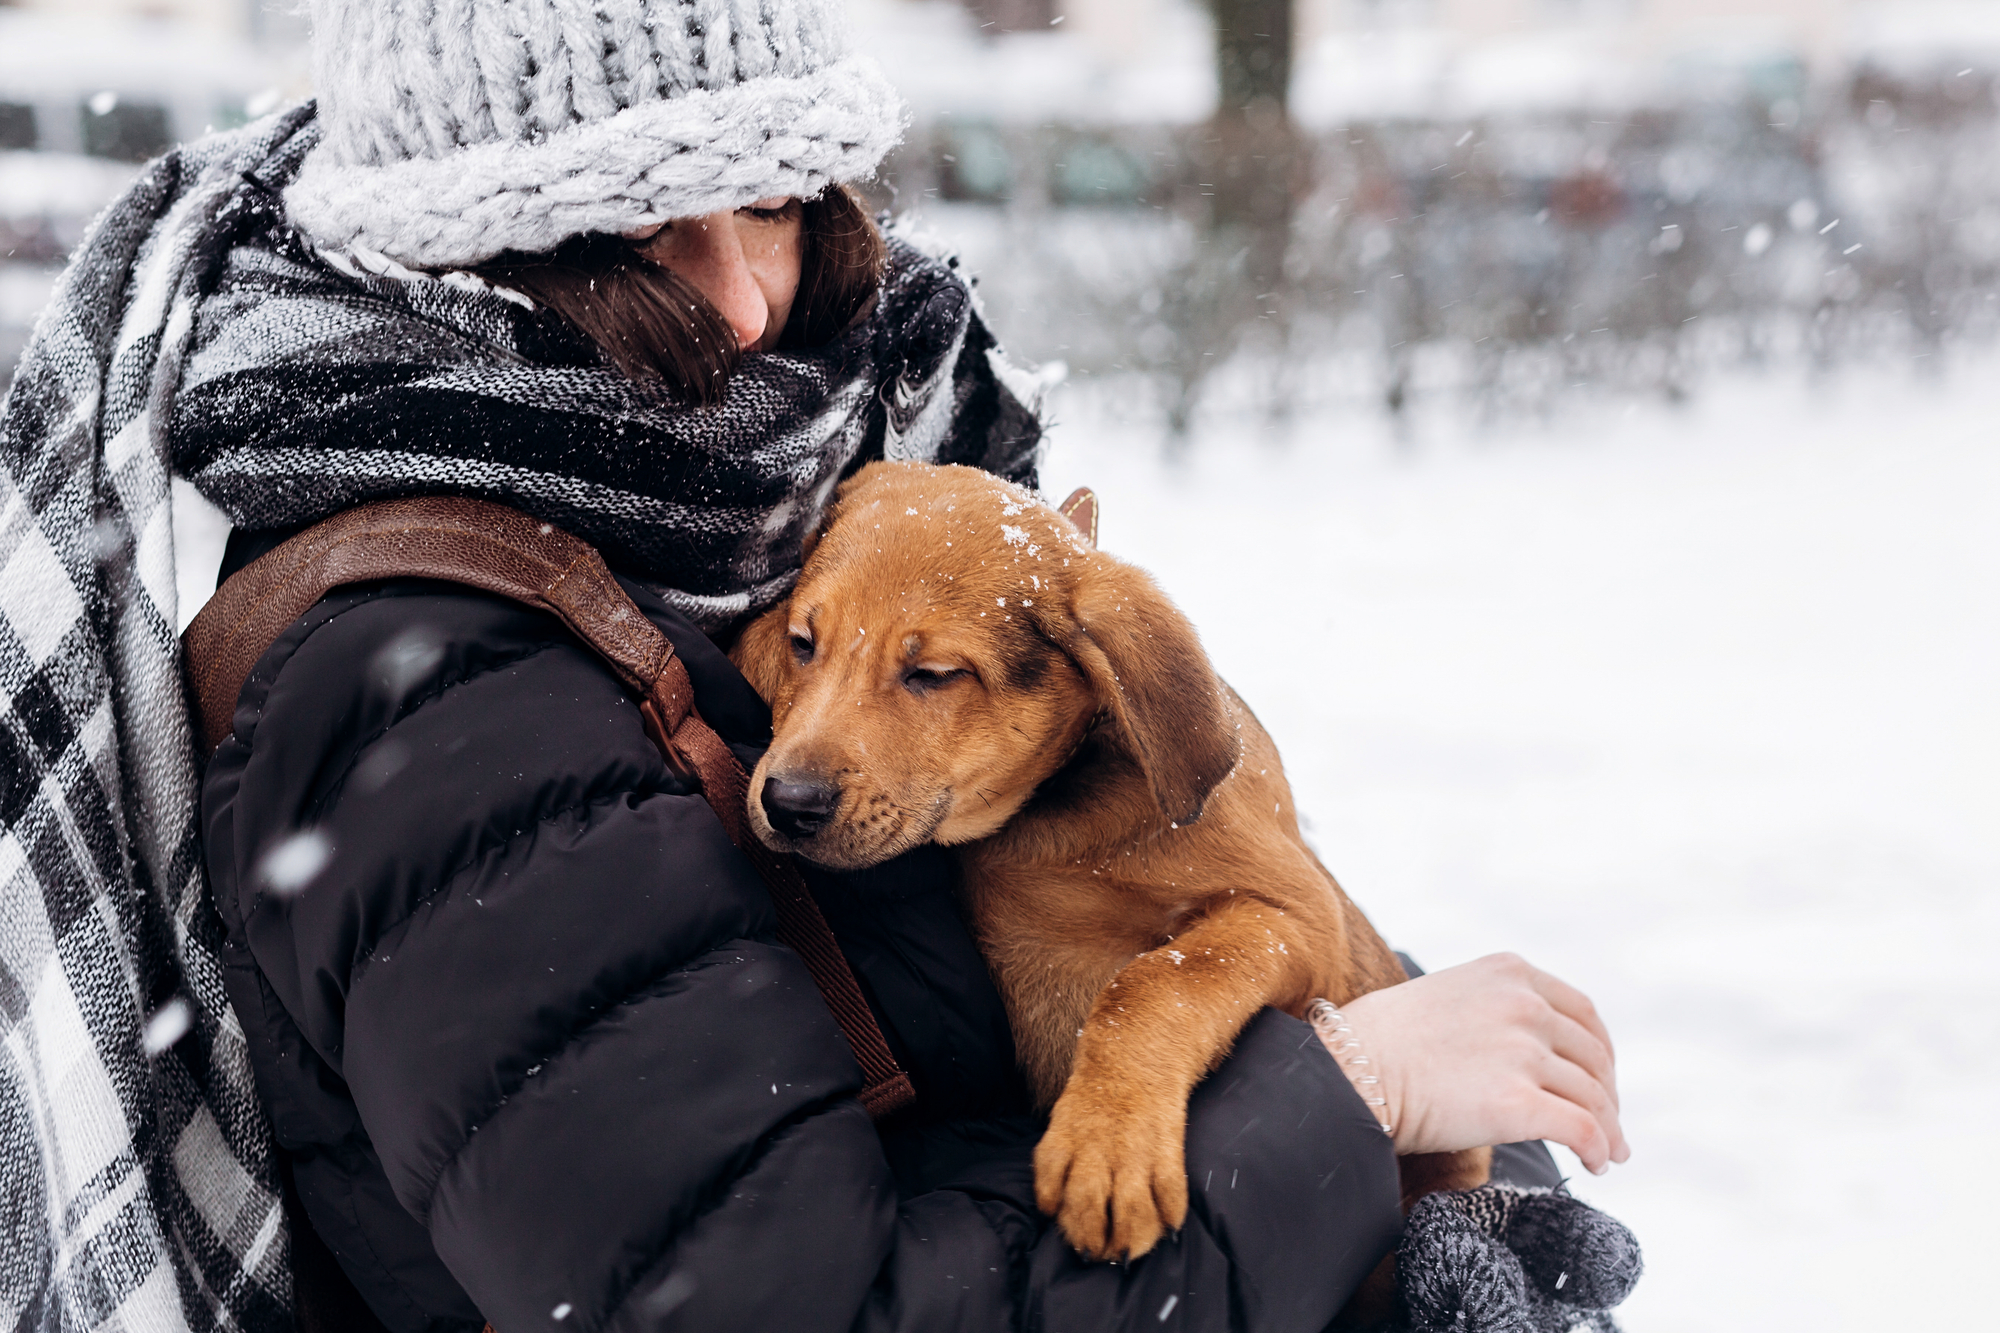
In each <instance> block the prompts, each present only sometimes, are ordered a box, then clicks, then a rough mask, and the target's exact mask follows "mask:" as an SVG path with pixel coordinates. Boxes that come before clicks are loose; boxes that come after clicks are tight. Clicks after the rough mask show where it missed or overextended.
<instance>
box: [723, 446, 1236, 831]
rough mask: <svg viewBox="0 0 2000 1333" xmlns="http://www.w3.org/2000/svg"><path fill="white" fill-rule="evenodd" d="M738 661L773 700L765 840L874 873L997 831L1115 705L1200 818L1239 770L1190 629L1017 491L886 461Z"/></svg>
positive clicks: (764, 767)
mask: <svg viewBox="0 0 2000 1333" xmlns="http://www.w3.org/2000/svg"><path fill="white" fill-rule="evenodd" d="M734 656H735V657H736V660H737V663H738V665H739V666H741V667H742V669H743V671H744V674H745V675H746V676H748V677H749V679H750V682H751V684H752V685H754V686H755V687H756V688H757V689H758V691H759V692H760V693H762V694H763V695H764V697H765V698H767V699H769V700H770V701H771V706H772V723H773V729H774V733H775V734H774V737H773V740H772V743H771V748H770V749H769V751H767V752H766V753H765V755H764V759H763V761H762V762H761V763H760V764H758V766H757V771H756V772H755V773H754V774H752V775H751V781H750V820H751V824H752V826H753V827H754V828H755V829H756V830H757V833H758V836H759V837H761V838H762V839H763V840H764V841H765V842H766V843H767V844H769V845H770V846H772V847H774V848H777V849H779V850H783V851H796V852H798V853H800V854H801V855H803V856H805V857H807V858H808V859H810V860H813V861H816V862H819V863H820V864H822V865H828V866H835V867H840V868H848V869H851V868H856V867H860V866H866V865H874V864H876V863H878V862H881V861H885V860H887V859H888V858H890V857H892V856H895V855H897V854H898V853H900V852H903V851H906V850H908V849H909V848H911V847H915V846H917V845H919V844H920V843H924V842H933V841H934V842H940V843H963V842H970V841H973V840H974V839H977V838H982V837H985V836H987V835H988V834H991V833H993V832H994V831H995V830H997V829H998V828H999V827H1000V826H1001V825H1002V824H1004V823H1006V822H1007V820H1008V819H1009V818H1011V817H1012V816H1013V815H1014V814H1015V813H1016V812H1017V811H1018V810H1019V809H1020V808H1021V806H1022V805H1023V803H1025V802H1026V801H1027V799H1028V797H1029V796H1031V795H1032V794H1033V793H1034V791H1035V789H1036V788H1037V787H1038V786H1040V785H1041V784H1042V783H1043V782H1044V781H1046V780H1047V779H1048V778H1049V776H1050V775H1051V774H1053V773H1054V772H1055V771H1056V769H1057V768H1059V767H1060V766H1061V765H1062V763H1063V762H1064V761H1065V760H1066V759H1067V758H1068V757H1069V756H1070V755H1071V754H1072V753H1073V752H1074V751H1075V748H1076V746H1077V744H1078V743H1079V742H1080V741H1081V740H1082V738H1083V737H1084V735H1085V734H1086V732H1087V731H1088V730H1089V728H1090V725H1091V723H1092V721H1093V720H1094V719H1095V718H1097V717H1098V716H1099V715H1100V714H1103V715H1105V717H1106V718H1107V720H1108V722H1109V724H1110V725H1112V726H1114V727H1116V728H1117V729H1118V730H1119V731H1120V733H1121V734H1122V736H1123V738H1124V740H1125V743H1126V745H1127V747H1128V748H1129V749H1130V750H1131V752H1132V754H1133V756H1134V758H1135V759H1136V761H1137V762H1138V764H1139V765H1140V767H1141V768H1143V769H1144V771H1145V773H1146V777H1147V781H1148V783H1149V784H1150V786H1151V789H1152V792H1153V795H1154V798H1155V800H1156V801H1157V803H1158V805H1159V808H1160V811H1161V813H1162V814H1163V815H1164V816H1165V817H1166V818H1168V819H1172V820H1176V821H1179V822H1182V823H1186V822H1188V821H1190V820H1192V819H1194V818H1196V817H1198V816H1199V815H1200V813H1201V808H1202V804H1203V802H1204V801H1205V800H1206V799H1207V796H1208V793H1209V792H1210V791H1211V790H1212V789H1213V788H1214V786H1215V784H1216V783H1218V782H1220V781H1221V780H1222V778H1223V777H1224V776H1225V775H1226V774H1227V773H1228V772H1229V770H1230V769H1231V768H1232V767H1233V766H1234V764H1235V762H1236V750H1237V738H1236V735H1235V732H1234V730H1233V728H1232V727H1231V725H1230V723H1229V721H1228V718H1227V716H1226V714H1225V712H1224V710H1223V705H1222V701H1221V693H1220V692H1221V684H1220V682H1219V681H1218V680H1217V679H1216V677H1215V674H1214V672H1213V670H1212V669H1211V668H1210V667H1209V665H1208V659H1207V658H1206V656H1204V655H1203V653H1202V651H1201V645H1200V643H1199V641H1198V640H1197V639H1196V637H1195V633H1194V629H1193V627H1192V626H1191V625H1189V624H1188V622H1187V620H1186V618H1185V617H1183V616H1182V615H1181V614H1180V612H1179V611H1177V610H1175V609H1174V607H1173V606H1172V604H1171V603H1169V602H1168V601H1167V599H1166V598H1165V597H1164V596H1162V595H1161V594H1160V591H1159V589H1158V588H1157V587H1155V586H1154V584H1153V581H1152V580H1151V579H1150V578H1148V577H1147V576H1146V575H1145V574H1144V573H1142V572H1141V571H1139V570H1137V569H1135V568H1133V567H1132V566H1130V565H1126V564H1123V563H1121V562H1119V561H1116V560H1112V559H1111V558H1109V557H1107V556H1105V555H1103V554H1102V553H1100V552H1097V551H1095V550H1093V549H1092V548H1091V547H1090V545H1089V544H1088V543H1087V542H1086V541H1085V540H1084V539H1083V537H1082V536H1081V534H1079V533H1078V531H1077V530H1076V528H1075V527H1073V526H1072V525H1071V524H1070V523H1069V521H1068V520H1067V519H1065V518H1063V517H1062V516H1061V515H1060V514H1058V513H1056V512H1055V510H1053V509H1051V508H1049V507H1048V506H1047V505H1044V504H1042V503H1040V502H1039V501H1037V500H1035V499H1034V497H1033V496H1032V495H1030V494H1029V493H1028V492H1027V491H1024V490H1022V489H1020V488H1019V487H1015V486H1010V485H1008V484H1007V483H1005V482H1002V481H999V480H997V479H996V478H994V477H993V476H992V475H990V474H988V473H985V472H981V471H978V470H977V469H974V468H966V467H939V466H933V465H928V464H918V463H876V464H873V465H871V466H869V467H867V468H865V469H863V470H862V471H861V472H860V473H858V474H857V475H856V476H855V477H854V478H853V479H852V480H850V481H849V482H847V483H846V484H845V485H844V486H842V487H841V489H840V492H839V494H838V495H837V496H836V498H835V502H834V505H833V508H832V509H831V510H830V511H829V513H828V516H827V521H826V523H825V524H823V525H822V527H821V529H820V532H819V534H818V535H817V537H816V539H815V540H814V541H813V542H811V543H810V544H809V549H808V552H807V558H806V564H805V569H804V571H803V572H802V573H801V574H800V576H799V582H798V586H797V587H796V588H795V589H794V590H793V593H792V597H791V600H790V602H789V603H788V604H786V605H782V606H780V607H777V608H775V609H774V610H773V611H771V612H769V613H767V614H766V615H765V616H763V617H761V618H760V619H759V620H757V621H756V622H755V623H753V624H752V625H751V626H750V628H749V629H747V630H746V631H745V632H744V635H743V637H742V639H741V640H740V641H739V643H738V645H737V647H736V649H735V651H734Z"/></svg>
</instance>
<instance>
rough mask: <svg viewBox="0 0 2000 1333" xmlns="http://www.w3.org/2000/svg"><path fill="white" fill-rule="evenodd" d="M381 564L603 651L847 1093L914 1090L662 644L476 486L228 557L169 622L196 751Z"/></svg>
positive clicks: (561, 539) (877, 1106)
mask: <svg viewBox="0 0 2000 1333" xmlns="http://www.w3.org/2000/svg"><path fill="white" fill-rule="evenodd" d="M386 578H429V579H442V580H445V581H447V582H451V583H463V584H468V585H470V586H472V587H475V588H482V589H484V590H485V591H487V592H491V593H497V594H499V595H500V596H502V597H509V598H512V599H513V600H515V601H517V602H522V603H525V604H526V605H528V606H533V607H536V608H539V609H540V610H544V611H547V612H550V613H551V614H553V615H554V616H556V618H557V619H559V620H561V621H562V622H563V624H564V625H566V626H568V627H569V629H570V630H571V632H573V633H574V634H575V635H576V636H577V637H578V638H579V639H581V640H583V642H584V643H585V644H586V645H588V646H589V647H590V648H591V649H593V650H594V651H595V652H596V653H597V654H598V655H599V656H600V657H602V658H603V659H604V660H605V662H606V663H608V664H609V665H610V667H611V669H612V670H613V671H615V672H617V673H618V676H619V679H621V680H622V681H624V682H625V684H626V685H627V686H629V687H631V689H633V690H634V691H635V692H636V693H637V694H638V695H639V697H640V700H641V701H642V702H641V703H640V712H641V715H642V716H643V717H644V718H645V722H646V731H647V734H648V735H649V736H651V737H652V739H653V742H654V744H656V745H658V746H659V747H660V752H661V753H662V754H663V755H665V756H666V758H667V762H668V763H669V764H670V765H671V766H673V768H674V769H675V770H676V771H677V772H679V773H681V774H684V775H687V776H691V777H692V778H694V779H695V780H696V781H697V782H699V783H700V785H701V791H702V795H703V796H705V797H706V798H707V799H708V803H709V806H710V807H711V808H712V809H713V810H714V811H715V813H716V817H717V818H719V819H720V820H721V821H722V827H723V828H724V829H725V830H726V831H727V832H728V834H729V838H730V841H731V842H734V843H735V844H736V846H737V847H738V848H740V849H741V850H742V851H743V853H744V855H746V856H748V857H749V858H750V861H751V864H753V865H755V866H756V867H757V872H758V874H759V875H761V876H762V877H763V879H764V883H765V884H766V885H767V886H768V887H769V888H770V891H771V900H772V903H773V905H774V906H775V907H776V908H777V914H778V938H779V939H780V940H781V941H783V942H784V943H785V945H786V946H788V947H789V948H790V949H792V951H793V952H795V953H797V954H798V955H799V956H800V957H801V958H803V959H804V960H805V964H806V968H807V970H808V971H810V972H811V973H812V979H813V981H814V983H815V984H816V985H818V987H819V991H820V994H821V995H822V996H824V997H825V999H826V1003H827V1007H828V1008H830V1009H832V1010H833V1016H834V1018H835V1020H837V1021H838V1022H839V1024H840V1030H841V1031H842V1032H843V1033H845V1034H846V1036H847V1044H848V1045H849V1046H851V1047H852V1048H853V1050H854V1057H855V1059H857V1060H859V1061H860V1062H861V1072H862V1074H863V1076H864V1079H865V1086H864V1087H863V1089H862V1092H861V1104H862V1105H863V1106H865V1107H867V1109H868V1113H869V1114H870V1115H871V1116H874V1117H877V1118H878V1119H879V1118H880V1117H882V1116H885V1115H888V1114H889V1113H890V1112H892V1111H895V1110H898V1109H900V1108H901V1107H904V1106H907V1105H909V1104H910V1103H911V1102H912V1101H914V1100H915V1099H916V1090H915V1089H914V1088H913V1087H912V1086H911V1084H910V1077H909V1075H908V1074H905V1073H904V1072H903V1071H902V1070H901V1069H899V1068H897V1066H896V1059H895V1056H893V1055H892V1054H891V1053H890V1051H889V1043H888V1042H887V1041H886V1040H884V1039H883V1036H882V1029H881V1028H880V1027H878V1026H877V1025H876V1022H875V1015H874V1013H873V1012H872V1011H870V1009H869V1008H868V1002H867V1000H865V999H864V998H862V995H861V987H860V986H859V985H858V984H857V983H856V982H855V980H854V973H853V971H852V969H850V968H849V967H848V965H847V959H846V957H845V956H844V955H843V954H842V953H841V952H840V946H839V944H838V943H836V942H835V940H834V938H833V931H832V929H831V928H829V927H828V926H827V924H826V918H825V917H824V916H823V915H821V913H820V910H819V904H818V903H816V902H814V901H813V897H812V894H811V892H809V891H808V890H807V888H806V883H805V878H804V877H803V876H802V875H801V874H800V873H799V868H798V865H797V863H795V862H794V861H793V860H792V859H791V858H790V857H788V856H782V855H780V854H778V853H776V852H773V851H772V850H771V849H770V848H768V847H766V846H765V845H764V844H763V843H762V842H760V841H758V839H757V837H756V836H755V834H753V833H752V832H751V831H750V824H749V814H748V806H747V800H748V794H749V786H750V777H749V775H748V774H747V773H745V772H744V771H743V765H742V764H741V763H739V762H738V761H737V759H736V756H735V754H733V753H732V752H731V751H730V749H729V746H728V745H727V744H725V743H724V742H723V739H722V737H720V736H718V735H716V733H715V731H714V729H713V728H711V727H710V726H709V725H708V723H706V722H704V721H703V720H702V718H701V715H700V714H699V713H698V712H696V711H695V708H694V689H693V686H692V685H691V684H690V682H689V680H688V674H687V668H686V667H685V666H683V665H682V664H681V662H680V659H679V658H677V657H676V656H674V646H673V644H672V643H671V642H670V641H669V640H668V639H667V636H666V635H665V634H662V633H661V632H660V629H659V627H658V626H656V625H655V624H653V622H652V621H650V620H648V619H647V618H646V615H645V613H644V612H642V611H641V610H640V609H639V608H638V607H637V606H636V605H634V604H633V601H632V599H631V598H630V597H628V596H627V595H626V593H625V590H624V589H623V588H621V587H620V586H618V581H617V580H616V579H614V578H613V577H612V576H611V571H610V570H609V569H608V568H607V567H606V566H605V564H604V559H603V557H602V556H600V555H599V554H598V553H597V549H596V548H595V547H593V546H591V545H589V544H588V543H586V542H583V541H580V540H578V539H577V538H575V537H572V536H570V535H569V534H568V533H566V532H564V531H562V530H561V529H560V528H557V527H554V526H552V525H550V524H547V523H540V522H537V521H536V520H534V519H532V518H529V517H528V516H527V515H526V514H523V513H521V512H520V511H519V510H515V509H509V508H507V507H506V506H505V505H498V504H493V503H491V502H489V501H485V500H470V499H460V498H452V497H443V496H432V497H424V498H420V499H410V500H385V501H382V502H380V503H377V504H368V505H362V506H360V507H358V508H355V509H350V510H347V511H346V512H345V513H342V514H337V515H335V516H334V517H333V518H330V519H328V520H327V521H326V522H324V523H321V524H319V525H318V526H316V527H312V528H308V529H307V530H306V531H304V532H302V533H300V534H299V535H298V536H296V537H293V538H292V539H291V540H290V541H288V542H286V543H285V544H284V545H282V546H280V547H278V548H277V549H275V550H273V551H270V552H269V553H267V554H266V555H264V556H263V557H262V558H261V559H259V560H257V561H255V562H254V563H252V564H250V565H248V566H246V567H245V568H243V569H241V570H239V571H237V572H236V573H235V574H234V575H232V576H231V577H230V578H229V580H228V581H227V582H225V583H224V584H223V585H222V587H221V588H219V589H218V590H217V591H216V594H215V596H214V598H213V599H211V600H210V602H209V603H208V605H207V606H205V607H203V608H202V610H201V614H200V615H198V616H196V617H195V618H194V623H193V624H191V625H189V626H188V628H187V633H186V634H185V635H183V636H182V649H183V652H184V654H185V661H186V668H187V672H188V678H189V683H190V684H191V686H192V687H193V690H194V697H195V706H196V708H197V709H198V711H199V713H200V722H201V734H202V740H203V742H204V744H205V745H206V747H207V750H208V751H209V752H210V753H212V752H213V751H214V750H215V748H216V747H217V746H219V745H221V744H222V742H223V741H224V740H226V739H228V737H229V731H230V727H231V725H232V720H233V715H234V713H235V711H236V699H237V696H238V695H240V694H241V693H242V692H243V682H244V681H246V680H248V679H249V677H250V670H251V668H252V667H254V666H256V664H257V659H258V658H260V657H262V656H263V655H264V653H265V650H266V649H268V648H269V647H270V646H271V644H272V643H273V642H274V641H276V639H277V637H278V636H279V635H280V634H282V633H284V631H285V629H286V627H287V626H289V625H290V624H291V623H292V622H293V621H295V620H297V619H298V618H299V617H300V616H302V615H304V614H305V613H306V612H307V611H308V610H310V609H311V608H312V606H313V605H314V604H315V603H317V602H318V601H319V599H320V598H322V597H324V596H326V594H327V593H328V592H330V591H332V590H333V589H334V588H337V587H340V586H341V585H343V584H347V583H362V582H367V581H369V580H373V579H386Z"/></svg>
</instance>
